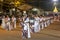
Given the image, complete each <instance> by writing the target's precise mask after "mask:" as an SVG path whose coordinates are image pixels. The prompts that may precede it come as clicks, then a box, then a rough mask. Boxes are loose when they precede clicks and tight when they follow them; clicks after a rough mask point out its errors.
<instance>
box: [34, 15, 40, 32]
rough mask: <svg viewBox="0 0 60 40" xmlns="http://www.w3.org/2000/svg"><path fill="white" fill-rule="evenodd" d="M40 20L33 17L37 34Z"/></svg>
mask: <svg viewBox="0 0 60 40" xmlns="http://www.w3.org/2000/svg"><path fill="white" fill-rule="evenodd" d="M39 21H40V18H39V17H38V15H36V16H35V24H34V26H35V32H39V31H40V24H39Z"/></svg>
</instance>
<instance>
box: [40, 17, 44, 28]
mask: <svg viewBox="0 0 60 40" xmlns="http://www.w3.org/2000/svg"><path fill="white" fill-rule="evenodd" d="M40 26H41V28H42V29H44V22H43V16H40Z"/></svg>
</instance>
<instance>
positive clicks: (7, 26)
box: [5, 16, 11, 31]
mask: <svg viewBox="0 0 60 40" xmlns="http://www.w3.org/2000/svg"><path fill="white" fill-rule="evenodd" d="M5 28H6V29H7V30H8V31H9V30H11V27H10V18H9V16H7V17H6V18H5Z"/></svg>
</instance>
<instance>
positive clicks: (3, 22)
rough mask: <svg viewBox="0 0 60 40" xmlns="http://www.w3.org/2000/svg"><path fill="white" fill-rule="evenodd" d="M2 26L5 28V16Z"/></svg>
mask: <svg viewBox="0 0 60 40" xmlns="http://www.w3.org/2000/svg"><path fill="white" fill-rule="evenodd" d="M2 28H3V29H4V28H5V18H2Z"/></svg>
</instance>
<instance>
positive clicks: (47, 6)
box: [27, 0, 60, 11]
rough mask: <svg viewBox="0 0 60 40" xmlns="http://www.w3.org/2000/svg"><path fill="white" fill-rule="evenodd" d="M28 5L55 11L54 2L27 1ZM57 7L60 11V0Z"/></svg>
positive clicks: (49, 0) (44, 0)
mask: <svg viewBox="0 0 60 40" xmlns="http://www.w3.org/2000/svg"><path fill="white" fill-rule="evenodd" d="M27 3H28V4H30V5H33V6H36V7H40V8H42V9H44V10H47V11H52V10H53V9H54V6H53V0H33V1H31V0H30V1H28V0H27ZM56 6H57V8H58V9H59V10H60V0H58V2H57V5H56Z"/></svg>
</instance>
